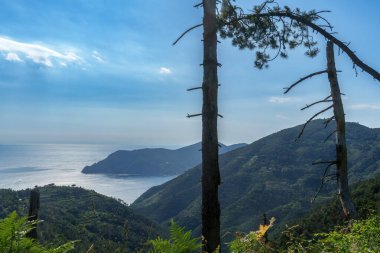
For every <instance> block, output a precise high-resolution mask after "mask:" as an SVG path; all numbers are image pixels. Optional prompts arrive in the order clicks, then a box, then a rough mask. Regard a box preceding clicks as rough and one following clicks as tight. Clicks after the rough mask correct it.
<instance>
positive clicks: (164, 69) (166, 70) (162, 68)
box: [160, 67, 172, 75]
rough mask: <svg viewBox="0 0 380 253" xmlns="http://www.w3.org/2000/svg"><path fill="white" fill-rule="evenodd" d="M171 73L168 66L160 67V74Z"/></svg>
mask: <svg viewBox="0 0 380 253" xmlns="http://www.w3.org/2000/svg"><path fill="white" fill-rule="evenodd" d="M171 73H172V71H171V69H169V68H165V67H161V68H160V74H162V75H170V74H171Z"/></svg>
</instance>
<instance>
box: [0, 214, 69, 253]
mask: <svg viewBox="0 0 380 253" xmlns="http://www.w3.org/2000/svg"><path fill="white" fill-rule="evenodd" d="M34 225H36V224H35V223H32V222H28V220H27V218H26V217H19V216H18V215H17V214H16V212H12V213H11V214H9V215H8V216H7V217H6V218H4V219H2V220H0V253H26V252H28V253H66V252H69V251H72V250H73V249H74V243H75V242H68V243H66V244H63V245H61V246H59V247H54V248H46V247H44V246H42V245H40V244H39V243H38V242H37V241H35V240H32V239H30V238H27V237H26V234H27V233H28V232H29V231H30V230H31V229H32V227H33V226H34Z"/></svg>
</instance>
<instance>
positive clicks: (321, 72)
mask: <svg viewBox="0 0 380 253" xmlns="http://www.w3.org/2000/svg"><path fill="white" fill-rule="evenodd" d="M323 73H327V70H322V71H318V72H315V73H312V74H310V75H307V76H305V77H302V78H301V79H300V80H298V81H297V82H295V83H293V84H292V85H290V86H289V87H288V88H284V89H285V92H284V94H286V93H288V92H289V91H290V90H291V89H293V88H294V86H296V85H297V84H299V83H301V82H303V81H305V80H306V79H308V78H312V77H313V76H316V75H320V74H323Z"/></svg>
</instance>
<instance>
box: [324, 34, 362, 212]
mask: <svg viewBox="0 0 380 253" xmlns="http://www.w3.org/2000/svg"><path fill="white" fill-rule="evenodd" d="M326 56H327V75H328V78H329V82H330V90H331V99H332V100H333V109H334V119H335V122H336V133H335V136H336V177H337V187H338V196H339V200H340V203H341V205H342V209H343V212H344V215H345V217H346V219H351V218H355V217H356V209H355V206H354V203H353V202H352V199H351V196H350V191H349V187H348V167H347V145H346V119H345V115H344V109H343V103H342V97H341V92H340V88H339V83H338V77H337V74H336V72H337V71H336V67H335V58H334V43H333V42H332V41H328V42H327V47H326Z"/></svg>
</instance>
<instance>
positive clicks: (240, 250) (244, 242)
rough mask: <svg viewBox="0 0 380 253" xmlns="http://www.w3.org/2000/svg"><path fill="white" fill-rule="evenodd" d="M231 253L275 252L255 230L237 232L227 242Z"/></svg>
mask: <svg viewBox="0 0 380 253" xmlns="http://www.w3.org/2000/svg"><path fill="white" fill-rule="evenodd" d="M228 247H229V249H230V252H231V253H250V252H257V253H271V252H275V251H274V249H272V248H271V247H270V246H269V245H268V244H266V243H265V242H264V241H263V240H262V238H260V237H258V236H257V233H256V232H253V231H251V232H249V233H247V234H244V233H237V235H236V238H235V239H234V240H233V241H232V242H230V243H229V244H228Z"/></svg>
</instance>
